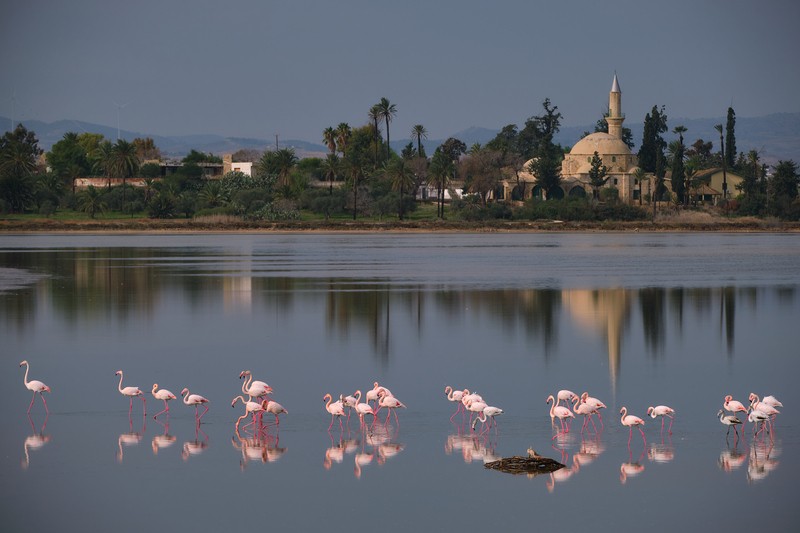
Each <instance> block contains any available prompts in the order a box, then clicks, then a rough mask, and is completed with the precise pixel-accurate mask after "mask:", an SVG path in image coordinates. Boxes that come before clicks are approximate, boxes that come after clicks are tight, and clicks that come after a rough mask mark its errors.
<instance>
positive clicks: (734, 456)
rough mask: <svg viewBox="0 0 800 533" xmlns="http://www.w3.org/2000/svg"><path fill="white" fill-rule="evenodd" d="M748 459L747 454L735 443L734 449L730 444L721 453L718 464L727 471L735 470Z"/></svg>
mask: <svg viewBox="0 0 800 533" xmlns="http://www.w3.org/2000/svg"><path fill="white" fill-rule="evenodd" d="M746 460H747V455H746V454H745V453H744V452H742V451H740V450H739V449H738V448H736V445H735V444H734V446H733V449H731V448H730V445H728V446H727V447H726V448H725V449H724V450H722V451H721V452H720V453H719V459H718V460H717V465H718V466H719V467H720V468H721V469H722V470H724V471H725V472H733V471H734V470H738V469H739V468H740V467H741V466H742V465H743V464H744V462H745V461H746Z"/></svg>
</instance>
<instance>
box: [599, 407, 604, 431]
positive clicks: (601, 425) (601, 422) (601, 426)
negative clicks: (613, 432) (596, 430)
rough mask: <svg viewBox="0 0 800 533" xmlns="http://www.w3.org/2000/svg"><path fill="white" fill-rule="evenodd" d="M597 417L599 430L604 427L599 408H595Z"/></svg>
mask: <svg viewBox="0 0 800 533" xmlns="http://www.w3.org/2000/svg"><path fill="white" fill-rule="evenodd" d="M597 418H599V419H600V429H601V430H603V429H605V428H606V427H605V424H603V415H601V414H600V410H599V409H598V410H597Z"/></svg>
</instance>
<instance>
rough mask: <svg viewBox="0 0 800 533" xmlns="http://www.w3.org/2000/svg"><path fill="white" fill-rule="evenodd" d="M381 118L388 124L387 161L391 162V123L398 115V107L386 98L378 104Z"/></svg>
mask: <svg viewBox="0 0 800 533" xmlns="http://www.w3.org/2000/svg"><path fill="white" fill-rule="evenodd" d="M378 113H379V116H380V117H381V118H382V119H383V120H384V121H385V122H386V160H387V161H388V160H389V154H390V151H391V148H390V147H389V146H390V145H389V122H391V121H392V119H393V118H394V117H395V115H397V106H396V105H395V104H393V103H391V102H389V100H388V99H386V98H381V101H380V102H378Z"/></svg>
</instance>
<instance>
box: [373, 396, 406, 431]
mask: <svg viewBox="0 0 800 533" xmlns="http://www.w3.org/2000/svg"><path fill="white" fill-rule="evenodd" d="M378 406H380V407H385V408H386V423H387V424H388V423H389V417H390V416H391V414H392V413H393V412H394V419H395V421H396V422H397V425H398V426H399V425H400V420H398V418H397V411H395V409H398V408H401V407H403V408H404V407H405V405H404V404H403V402H401V401H400V400H398V399H397V398H395V397H394V396H391V395H389V393H388V391H386V390H382V391H380V392H379V393H378ZM374 423H375V422H373V424H374Z"/></svg>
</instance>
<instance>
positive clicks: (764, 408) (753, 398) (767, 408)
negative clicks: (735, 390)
mask: <svg viewBox="0 0 800 533" xmlns="http://www.w3.org/2000/svg"><path fill="white" fill-rule="evenodd" d="M778 403H780V402H778ZM750 407H751V408H752V409H755V410H756V411H761V412H762V413H764V414H765V415H767V416H768V417H770V418H773V417H774V416H775V415H779V414H781V413H780V411H778V410H777V409H775V407H774V406H772V405H770V404H768V403H767V402H765V401H763V400H759V398H758V394H755V393H753V392H751V393H750Z"/></svg>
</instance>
